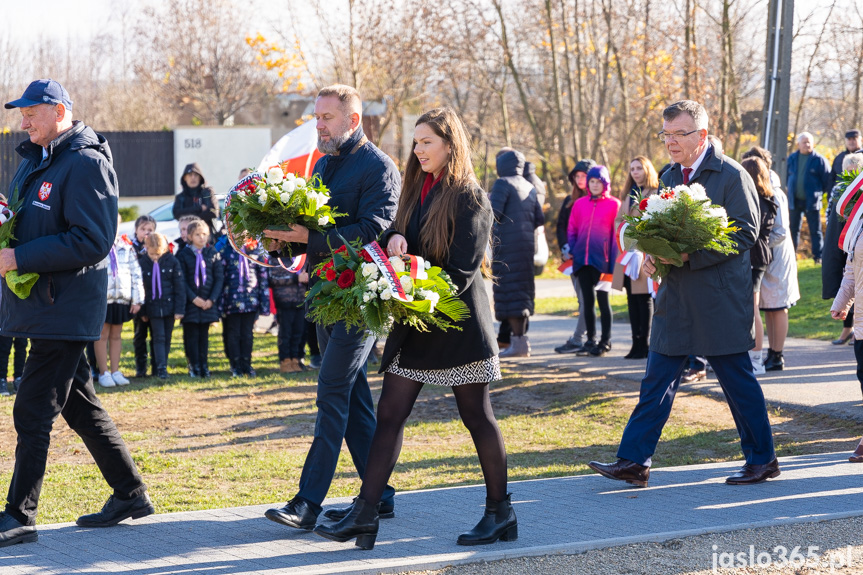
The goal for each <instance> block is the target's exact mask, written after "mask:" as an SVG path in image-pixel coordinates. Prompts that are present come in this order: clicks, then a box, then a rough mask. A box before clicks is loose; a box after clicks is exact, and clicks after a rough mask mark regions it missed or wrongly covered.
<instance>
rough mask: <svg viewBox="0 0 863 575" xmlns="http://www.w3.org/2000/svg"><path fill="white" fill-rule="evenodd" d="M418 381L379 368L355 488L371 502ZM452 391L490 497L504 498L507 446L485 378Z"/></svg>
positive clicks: (387, 471)
mask: <svg viewBox="0 0 863 575" xmlns="http://www.w3.org/2000/svg"><path fill="white" fill-rule="evenodd" d="M422 387H423V384H422V383H419V382H416V381H413V380H412V379H408V378H406V377H402V376H400V375H394V374H392V373H386V374H384V382H383V388H382V390H381V398H380V401H378V414H377V415H378V423H377V428H376V429H375V436H374V439H372V447H371V449H370V451H369V459H368V463H367V465H366V473H365V477H364V478H363V486H362V488H361V489H360V497H361V498H362V499H363V500H364V501H366V502H367V503H371V504H373V505H374V504H377V503H378V502H379V501H380V500H381V494H382V493H383V491H384V488H385V487H386V485H387V482H388V481H389V479H390V475H392V472H393V468H394V467H395V466H396V461H398V458H399V453H400V452H401V449H402V439H403V437H404V431H405V422H406V421H407V419H408V416H409V415H410V414H411V410H412V409H413V406H414V403H416V400H417V396H418V395H419V393H420V390H421V389H422ZM452 391H453V395H455V401H456V405H458V413H459V416H461V420H462V422H463V423H464V425H465V427H467V429H468V431H469V432H470V436H471V438H473V444H474V446H475V447H476V453H477V455H478V456H479V464H480V466H481V467H482V475H483V477H484V478H485V490H486V495H487V496H488V497H489V498H490V499H492V500H494V501H503V500H504V499H505V498H506V449H505V448H504V446H503V436H502V435H501V434H500V429H498V426H497V421H496V420H495V418H494V412H493V411H492V408H491V400H490V399H489V395H488V384H484V383H472V384H467V385H458V386H455V387H453V388H452Z"/></svg>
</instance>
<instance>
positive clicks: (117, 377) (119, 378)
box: [111, 370, 129, 385]
mask: <svg viewBox="0 0 863 575" xmlns="http://www.w3.org/2000/svg"><path fill="white" fill-rule="evenodd" d="M111 379H113V380H114V383H116V384H117V385H129V380H128V379H126V377H125V376H124V375H123V372H122V371H119V370H118V371H115V372H114V373H112V374H111Z"/></svg>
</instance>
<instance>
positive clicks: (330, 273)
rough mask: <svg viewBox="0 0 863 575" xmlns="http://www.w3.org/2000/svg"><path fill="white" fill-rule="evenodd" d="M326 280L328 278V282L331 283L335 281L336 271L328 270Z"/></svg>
mask: <svg viewBox="0 0 863 575" xmlns="http://www.w3.org/2000/svg"><path fill="white" fill-rule="evenodd" d="M326 278H327V281H328V282H331V281H333V280H334V279H336V270H334V269H332V268H330V269H328V270H327V275H326Z"/></svg>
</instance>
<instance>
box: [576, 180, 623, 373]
mask: <svg viewBox="0 0 863 575" xmlns="http://www.w3.org/2000/svg"><path fill="white" fill-rule="evenodd" d="M587 188H588V190H589V191H590V194H588V195H587V196H583V197H581V198H579V199H578V200H576V202H575V204H573V206H572V212H571V213H570V215H569V228H568V230H567V231H568V237H569V253H570V254H572V273H574V274H578V283H579V284H580V285H581V291H582V295H583V296H584V302H582V303H583V304H584V319H585V325H586V326H587V343H586V344H585V345H584V351H580V352H578V355H588V354H590V355H596V356H599V355H605V354H606V353H607V352H608V351H609V350H611V342H610V341H609V340H610V339H611V305H610V304H609V302H608V291H607V290H599V291H597V289H596V286H597V284H598V283H599V281H600V277H601V276H602V275H604V274H611V272H612V271H614V260H615V258H616V256H617V248H616V244H615V241H614V219H615V218H616V217H617V211H618V210H619V209H620V200H618V199H617V198H615V197H614V196H611V195H609V189H610V188H611V178H610V177H609V175H608V168H606V167H605V166H594V167H592V168H591V169H590V170H589V171H588V172H587ZM594 301H596V302H598V303H599V314H600V319H601V323H602V335H601V336H600V339H599V343H597V342H596V310H595V309H594Z"/></svg>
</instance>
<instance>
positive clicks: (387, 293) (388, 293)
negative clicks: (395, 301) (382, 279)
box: [381, 288, 393, 301]
mask: <svg viewBox="0 0 863 575" xmlns="http://www.w3.org/2000/svg"><path fill="white" fill-rule="evenodd" d="M392 297H393V292H392V290H390V289H389V288H387V289H385V290H384V291H382V292H381V299H382V300H384V301H387V300H388V299H390V298H392Z"/></svg>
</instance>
